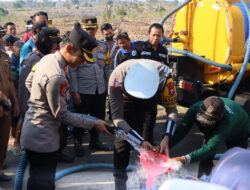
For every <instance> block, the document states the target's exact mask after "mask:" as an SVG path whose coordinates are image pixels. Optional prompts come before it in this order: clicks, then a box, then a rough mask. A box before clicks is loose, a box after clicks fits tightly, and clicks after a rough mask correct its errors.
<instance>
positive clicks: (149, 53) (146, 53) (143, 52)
mask: <svg viewBox="0 0 250 190" xmlns="http://www.w3.org/2000/svg"><path fill="white" fill-rule="evenodd" d="M141 55H151V52H150V51H142V52H141Z"/></svg>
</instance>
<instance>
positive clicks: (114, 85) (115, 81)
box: [113, 78, 120, 88]
mask: <svg viewBox="0 0 250 190" xmlns="http://www.w3.org/2000/svg"><path fill="white" fill-rule="evenodd" d="M119 87H120V83H119V82H118V80H117V79H116V78H115V79H114V82H113V88H119Z"/></svg>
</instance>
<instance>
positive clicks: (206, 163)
mask: <svg viewBox="0 0 250 190" xmlns="http://www.w3.org/2000/svg"><path fill="white" fill-rule="evenodd" d="M204 143H206V140H205V141H204ZM226 146H227V149H230V148H233V147H241V148H247V147H248V138H247V137H245V138H240V139H237V140H234V141H228V142H226ZM213 158H214V155H212V156H211V157H208V158H206V159H205V160H201V161H200V164H199V169H198V177H201V176H202V175H209V174H210V173H211V171H212V168H213V166H214V164H213Z"/></svg>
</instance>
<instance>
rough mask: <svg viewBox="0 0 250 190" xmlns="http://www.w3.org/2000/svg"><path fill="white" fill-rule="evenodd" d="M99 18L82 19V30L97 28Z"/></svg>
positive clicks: (84, 17) (88, 17) (85, 17)
mask: <svg viewBox="0 0 250 190" xmlns="http://www.w3.org/2000/svg"><path fill="white" fill-rule="evenodd" d="M96 27H97V18H96V17H95V16H83V17H82V28H96Z"/></svg>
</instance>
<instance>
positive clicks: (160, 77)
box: [108, 59, 176, 190]
mask: <svg viewBox="0 0 250 190" xmlns="http://www.w3.org/2000/svg"><path fill="white" fill-rule="evenodd" d="M170 79H171V71H170V69H169V68H168V67H167V66H166V65H164V64H161V63H160V62H157V61H153V60H148V59H131V60H127V61H125V62H123V63H121V64H120V65H119V66H118V67H116V69H115V70H114V71H113V72H112V74H111V76H110V79H109V86H108V89H109V99H110V105H111V114H112V119H113V122H114V124H115V126H117V127H120V128H122V129H123V130H124V131H125V132H126V133H127V134H128V135H129V136H130V137H132V139H134V142H135V143H136V144H137V145H139V146H142V147H143V148H146V149H151V150H153V149H154V148H153V147H152V145H151V144H150V143H149V142H147V141H144V139H143V138H142V137H141V135H142V131H143V123H144V118H145V114H146V110H149V109H150V108H151V107H152V103H153V104H154V101H152V99H154V98H155V97H156V96H157V95H158V94H160V95H161V101H162V104H163V106H164V107H169V104H170V103H172V100H173V99H174V100H175V103H176V94H174V93H173V94H174V95H173V96H171V97H169V96H168V92H169V91H175V90H176V88H175V85H174V83H172V85H167V84H168V82H167V81H168V80H170ZM157 91H158V93H157ZM170 100H171V101H170ZM174 130H175V124H174V122H172V121H170V120H167V122H166V129H165V131H166V132H165V136H166V137H168V136H171V135H173V133H174ZM163 139H165V137H164V138H163ZM162 142H164V143H161V144H160V149H159V152H161V153H163V154H168V147H167V144H166V143H165V140H164V141H162ZM114 144H115V151H114V177H115V189H116V190H125V189H126V181H127V173H126V167H127V166H128V163H129V155H130V146H129V144H128V143H127V142H126V141H124V140H122V139H117V138H116V139H115V142H114Z"/></svg>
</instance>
